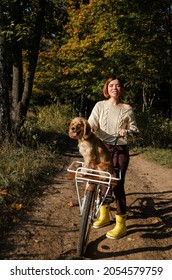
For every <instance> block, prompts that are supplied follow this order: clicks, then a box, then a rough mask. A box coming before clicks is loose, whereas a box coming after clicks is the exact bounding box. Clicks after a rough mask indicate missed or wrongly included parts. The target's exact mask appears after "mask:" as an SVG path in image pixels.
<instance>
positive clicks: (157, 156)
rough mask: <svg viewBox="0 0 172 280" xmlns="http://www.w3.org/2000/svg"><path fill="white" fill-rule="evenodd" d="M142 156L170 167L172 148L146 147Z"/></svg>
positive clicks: (171, 165) (171, 164)
mask: <svg viewBox="0 0 172 280" xmlns="http://www.w3.org/2000/svg"><path fill="white" fill-rule="evenodd" d="M144 156H145V157H146V158H148V159H149V160H152V161H154V162H156V163H158V164H160V165H163V166H165V167H167V168H172V150H170V149H155V148H147V149H145V151H144Z"/></svg>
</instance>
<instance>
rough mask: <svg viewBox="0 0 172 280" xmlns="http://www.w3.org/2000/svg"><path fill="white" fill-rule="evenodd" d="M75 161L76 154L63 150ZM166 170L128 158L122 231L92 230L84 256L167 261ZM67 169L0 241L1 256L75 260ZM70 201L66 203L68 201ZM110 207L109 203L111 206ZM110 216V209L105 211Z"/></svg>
mask: <svg viewBox="0 0 172 280" xmlns="http://www.w3.org/2000/svg"><path fill="white" fill-rule="evenodd" d="M65 156H66V158H67V159H70V161H72V160H74V159H75V160H76V159H77V160H78V157H79V155H78V153H77V152H76V151H73V152H72V153H66V155H65ZM171 171H172V170H170V169H166V168H163V167H161V166H158V165H156V164H153V163H150V162H149V161H147V160H145V159H144V158H143V157H142V156H141V155H135V156H131V158H130V165H129V169H128V173H127V176H126V194H127V205H128V211H127V213H128V218H127V228H128V234H127V235H126V236H125V237H123V238H121V239H119V240H117V241H114V240H111V239H108V238H106V236H105V234H106V232H107V231H108V230H110V229H112V228H113V227H114V220H113V219H112V223H111V225H109V226H107V227H104V228H102V229H99V230H96V229H93V230H92V233H91V239H90V243H89V246H88V249H87V252H86V256H85V259H111V260H113V259H114V260H134V259H137V260H149V259H154V260H156V259H159V260H171V259H172V180H171V179H172V176H171V174H172V172H171ZM67 176H68V174H67V171H66V170H64V172H63V173H61V174H60V175H58V176H56V177H55V178H54V181H53V183H52V184H51V185H49V186H47V190H46V191H45V192H44V194H43V196H42V197H41V198H38V199H37V200H36V202H35V206H34V207H33V209H31V211H30V212H28V213H27V215H26V218H25V219H24V220H23V221H21V222H20V223H18V224H17V225H16V226H15V227H14V228H13V229H12V230H11V231H9V232H8V233H7V235H6V238H5V239H4V240H1V242H0V248H1V253H0V254H1V255H0V258H1V260H3V259H8V260H9V259H11V260H14V259H15V260H47V259H49V260H53V259H54V260H55V259H77V256H76V244H77V236H78V231H79V223H80V217H79V209H78V205H77V199H76V193H75V187H74V184H73V182H72V181H70V180H68V179H67ZM71 202H72V204H71ZM112 206H114V205H112ZM111 214H112V217H115V209H114V208H113V207H112V209H111Z"/></svg>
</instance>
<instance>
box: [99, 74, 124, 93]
mask: <svg viewBox="0 0 172 280" xmlns="http://www.w3.org/2000/svg"><path fill="white" fill-rule="evenodd" d="M113 80H118V81H119V82H120V85H121V89H122V90H123V89H124V83H123V81H122V80H121V78H119V77H117V76H112V77H110V78H108V79H107V80H106V82H105V84H104V86H103V95H104V96H105V97H106V98H109V93H108V85H109V84H110V82H112V81H113Z"/></svg>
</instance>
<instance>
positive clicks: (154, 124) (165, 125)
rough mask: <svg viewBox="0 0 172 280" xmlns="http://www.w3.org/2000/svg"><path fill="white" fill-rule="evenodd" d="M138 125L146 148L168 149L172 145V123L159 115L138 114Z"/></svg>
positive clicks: (149, 113)
mask: <svg viewBox="0 0 172 280" xmlns="http://www.w3.org/2000/svg"><path fill="white" fill-rule="evenodd" d="M137 123H138V127H139V129H140V135H141V137H142V138H143V139H144V140H143V141H144V146H150V147H153V148H166V149H168V148H169V146H170V145H171V144H172V121H171V120H170V119H168V118H164V117H163V116H162V114H160V113H159V114H157V113H154V114H153V113H151V112H147V113H137Z"/></svg>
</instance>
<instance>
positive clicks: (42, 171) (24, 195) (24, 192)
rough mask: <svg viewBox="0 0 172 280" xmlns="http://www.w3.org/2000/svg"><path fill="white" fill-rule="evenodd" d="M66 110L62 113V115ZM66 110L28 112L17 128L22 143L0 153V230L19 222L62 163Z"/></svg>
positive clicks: (65, 139)
mask: <svg viewBox="0 0 172 280" xmlns="http://www.w3.org/2000/svg"><path fill="white" fill-rule="evenodd" d="M65 111H66V113H65ZM69 112H70V110H69V109H68V108H67V107H66V106H64V107H61V108H60V109H59V108H58V107H57V106H55V105H53V106H50V107H49V108H48V107H44V108H37V111H36V112H35V113H34V114H33V113H31V112H29V116H28V119H27V121H26V122H25V125H24V127H22V129H21V136H22V140H23V141H22V143H20V144H19V145H18V146H16V145H15V146H14V145H12V144H8V145H7V144H6V145H4V146H2V147H1V150H0V213H1V214H0V231H1V234H3V232H5V230H6V229H7V228H8V227H10V226H11V225H12V224H14V223H16V222H18V221H20V218H22V216H23V213H25V211H26V210H27V209H28V208H30V207H31V206H32V204H33V202H34V199H35V197H38V196H39V195H40V194H41V193H43V191H44V188H45V186H46V184H47V183H48V182H49V180H51V179H52V178H53V177H54V174H57V173H58V172H60V170H61V169H62V168H63V167H64V165H65V164H66V158H65V157H64V156H63V151H64V150H65V149H66V147H67V146H68V141H69V137H68V136H67V130H68V123H69V119H70V113H69Z"/></svg>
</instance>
